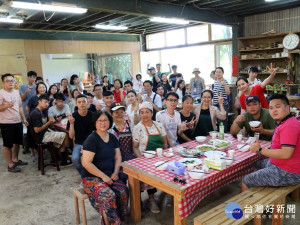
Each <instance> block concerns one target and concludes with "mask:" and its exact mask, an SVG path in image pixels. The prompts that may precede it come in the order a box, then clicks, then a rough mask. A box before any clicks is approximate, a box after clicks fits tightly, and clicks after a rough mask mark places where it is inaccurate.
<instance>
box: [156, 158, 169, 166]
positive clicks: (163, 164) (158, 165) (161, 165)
mask: <svg viewBox="0 0 300 225" xmlns="http://www.w3.org/2000/svg"><path fill="white" fill-rule="evenodd" d="M167 162H169V160H167V161H165V162H163V163H161V164H159V165H157V166H155V168H157V167H160V166H162V165H164V164H165V163H167Z"/></svg>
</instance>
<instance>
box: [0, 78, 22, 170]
mask: <svg viewBox="0 0 300 225" xmlns="http://www.w3.org/2000/svg"><path fill="white" fill-rule="evenodd" d="M1 79H2V86H3V89H1V90H0V129H1V134H2V138H3V152H4V157H5V160H6V162H7V164H8V166H7V170H8V171H9V172H21V169H20V168H19V167H18V166H23V165H28V163H27V162H23V161H22V160H19V159H18V155H19V148H20V145H21V144H22V143H23V125H22V121H21V117H22V120H23V122H24V124H25V125H26V126H27V125H28V122H27V120H26V118H25V115H24V111H23V107H22V100H21V97H20V94H19V92H18V91H17V90H14V89H13V88H14V83H15V79H14V76H13V75H12V74H9V73H7V74H4V75H2V76H1Z"/></svg>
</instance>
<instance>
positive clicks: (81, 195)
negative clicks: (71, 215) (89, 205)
mask: <svg viewBox="0 0 300 225" xmlns="http://www.w3.org/2000/svg"><path fill="white" fill-rule="evenodd" d="M73 196H74V202H75V216H76V224H80V215H79V205H78V199H79V200H80V204H81V214H82V221H83V224H84V225H87V221H86V212H85V204H84V200H85V199H88V198H89V197H88V195H87V194H86V193H85V192H84V189H83V188H75V189H73Z"/></svg>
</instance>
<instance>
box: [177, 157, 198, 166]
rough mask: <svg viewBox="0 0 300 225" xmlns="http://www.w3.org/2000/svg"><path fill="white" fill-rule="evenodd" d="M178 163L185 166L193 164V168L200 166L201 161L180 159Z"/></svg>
mask: <svg viewBox="0 0 300 225" xmlns="http://www.w3.org/2000/svg"><path fill="white" fill-rule="evenodd" d="M179 162H181V163H183V164H185V165H187V164H193V165H195V166H197V165H199V164H202V160H201V159H197V158H184V159H180V160H179Z"/></svg>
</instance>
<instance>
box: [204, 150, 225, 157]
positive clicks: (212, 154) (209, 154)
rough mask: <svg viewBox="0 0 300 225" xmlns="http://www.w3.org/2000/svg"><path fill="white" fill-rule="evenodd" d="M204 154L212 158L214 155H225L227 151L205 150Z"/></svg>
mask: <svg viewBox="0 0 300 225" xmlns="http://www.w3.org/2000/svg"><path fill="white" fill-rule="evenodd" d="M204 155H205V156H206V157H207V158H211V157H213V156H219V157H225V156H226V153H225V152H220V151H208V152H205V153H204Z"/></svg>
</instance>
